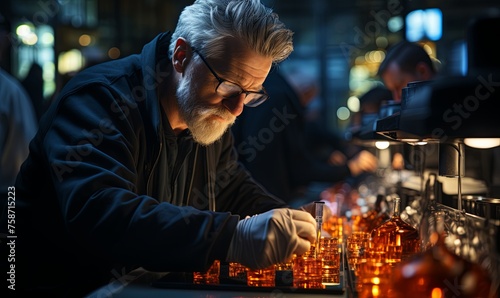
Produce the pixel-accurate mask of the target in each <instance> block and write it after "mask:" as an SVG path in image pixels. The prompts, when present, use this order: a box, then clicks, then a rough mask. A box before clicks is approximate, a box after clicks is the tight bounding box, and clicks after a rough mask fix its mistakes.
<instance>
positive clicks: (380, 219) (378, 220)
mask: <svg viewBox="0 0 500 298" xmlns="http://www.w3.org/2000/svg"><path fill="white" fill-rule="evenodd" d="M384 202H386V203H387V201H386V200H385V196H384V195H382V194H378V195H377V200H376V201H375V206H374V208H373V209H371V210H368V212H366V213H365V214H363V216H362V218H361V221H360V223H359V227H360V229H359V230H360V231H365V232H371V231H372V230H373V229H374V228H375V227H378V226H379V225H381V224H382V223H384V222H386V221H387V220H389V219H390V217H389V214H388V213H387V209H386V208H383V203H384Z"/></svg>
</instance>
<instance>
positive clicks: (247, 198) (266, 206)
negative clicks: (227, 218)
mask: <svg viewBox="0 0 500 298" xmlns="http://www.w3.org/2000/svg"><path fill="white" fill-rule="evenodd" d="M218 146H219V148H218V150H216V151H218V152H220V153H219V154H218V156H216V157H215V158H216V160H218V163H217V175H216V177H217V178H216V193H215V197H216V202H217V206H218V207H217V210H218V211H231V212H232V213H237V214H239V215H240V216H241V217H245V216H247V215H250V216H251V215H254V214H258V213H263V212H265V211H268V210H271V209H274V208H282V207H288V205H287V204H286V203H285V202H284V201H283V200H282V199H279V198H277V197H275V196H273V195H272V194H270V193H269V192H267V191H266V190H265V189H264V188H263V187H262V186H261V185H260V184H259V183H257V182H256V181H255V180H254V179H253V178H252V176H251V174H250V173H249V172H248V171H247V170H246V169H245V168H244V166H243V165H242V164H241V163H240V162H238V156H237V151H236V149H235V147H234V140H233V135H232V134H231V132H230V131H228V132H226V133H225V134H224V136H223V138H222V140H221V142H219V143H218Z"/></svg>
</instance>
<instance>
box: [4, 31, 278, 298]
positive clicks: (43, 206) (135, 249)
mask: <svg viewBox="0 0 500 298" xmlns="http://www.w3.org/2000/svg"><path fill="white" fill-rule="evenodd" d="M169 42H170V34H168V33H163V34H160V35H158V36H157V37H156V38H155V39H154V40H153V41H152V42H150V43H149V44H147V45H146V46H145V47H144V48H143V51H142V52H141V53H140V54H136V55H131V56H128V57H125V58H123V59H120V60H115V61H110V62H105V63H102V64H99V65H96V66H93V67H91V68H88V69H86V70H84V71H82V72H81V73H80V74H78V75H77V76H76V77H75V78H73V79H72V80H71V81H70V82H69V83H68V84H67V85H66V86H65V87H64V89H63V90H62V91H61V93H60V94H59V96H58V99H57V101H56V102H54V103H53V104H52V105H51V107H50V109H49V110H48V112H47V113H46V114H45V115H44V117H43V118H42V120H41V123H40V129H39V131H38V132H37V135H36V136H35V138H34V140H33V141H32V142H31V144H30V155H29V157H28V158H27V160H26V161H25V163H24V164H23V166H22V169H21V173H20V175H19V176H18V179H17V182H16V189H15V191H16V219H17V229H16V231H15V233H16V234H17V235H19V237H18V238H17V239H16V240H17V244H16V249H17V255H18V258H17V260H18V261H17V263H16V266H17V268H18V269H17V275H18V278H17V283H18V286H19V287H21V288H32V287H35V288H36V287H39V288H40V287H43V288H48V289H56V290H57V291H59V292H57V293H63V295H67V296H70V295H71V296H75V295H74V294H76V295H78V294H80V293H88V292H89V291H91V290H93V289H95V288H97V287H99V286H101V285H103V284H106V283H108V282H110V281H111V280H113V279H119V277H120V276H121V275H123V274H124V273H126V272H128V270H129V269H133V268H136V267H144V268H145V269H148V270H153V271H202V270H206V269H207V268H208V267H209V266H210V265H211V264H212V263H213V261H214V260H216V259H219V260H225V257H226V254H227V250H228V247H229V244H230V241H231V239H232V235H233V233H234V230H235V228H236V224H237V222H238V220H239V219H240V216H241V217H244V216H247V215H253V214H257V213H261V212H264V211H267V210H270V209H273V208H278V207H285V203H284V202H283V201H281V200H279V199H277V198H276V197H273V196H271V195H269V194H268V193H267V192H266V191H265V190H263V189H262V187H261V186H259V185H258V184H257V183H256V182H255V181H254V180H253V179H252V178H251V176H250V175H249V174H248V172H247V171H246V170H245V169H244V168H243V167H242V166H241V165H240V164H239V163H238V161H237V155H236V151H235V150H234V148H233V138H232V135H231V132H230V130H228V131H227V132H226V133H225V134H224V135H223V137H222V138H221V139H220V140H219V141H217V142H215V143H214V144H212V145H209V146H201V145H199V144H197V143H195V142H194V141H193V139H192V137H191V135H190V133H189V131H188V130H186V131H184V132H183V133H181V134H180V135H178V136H176V135H175V134H174V132H173V131H172V128H171V127H170V124H169V123H168V119H167V118H166V116H165V113H164V112H163V111H162V108H161V106H160V103H159V99H158V97H157V87H158V86H160V85H161V82H162V81H163V80H164V79H165V78H167V77H168V76H169V75H170V74H171V71H172V68H171V64H170V63H169V61H170V60H169V59H168V44H169ZM4 226H6V225H3V227H4Z"/></svg>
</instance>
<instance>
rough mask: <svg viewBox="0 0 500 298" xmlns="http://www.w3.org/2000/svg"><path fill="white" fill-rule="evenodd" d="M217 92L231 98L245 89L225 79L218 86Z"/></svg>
mask: <svg viewBox="0 0 500 298" xmlns="http://www.w3.org/2000/svg"><path fill="white" fill-rule="evenodd" d="M216 91H217V93H218V94H219V95H220V96H222V97H224V98H231V97H235V96H238V95H240V94H241V92H243V90H242V89H241V87H240V86H238V85H236V84H233V83H231V82H228V81H223V82H222V83H220V84H219V86H218V87H217V90H216Z"/></svg>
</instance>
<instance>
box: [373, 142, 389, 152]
mask: <svg viewBox="0 0 500 298" xmlns="http://www.w3.org/2000/svg"><path fill="white" fill-rule="evenodd" d="M389 145H390V143H389V141H376V142H375V147H377V149H380V150H384V149H387V148H389Z"/></svg>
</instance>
